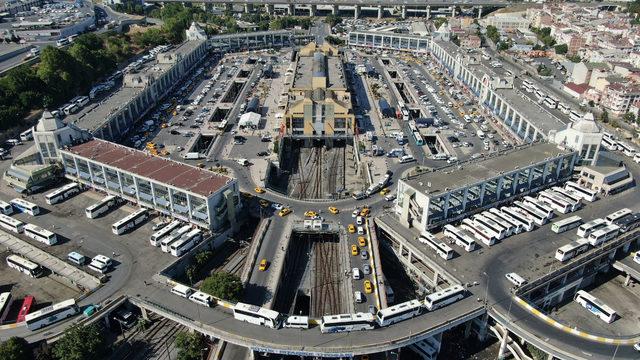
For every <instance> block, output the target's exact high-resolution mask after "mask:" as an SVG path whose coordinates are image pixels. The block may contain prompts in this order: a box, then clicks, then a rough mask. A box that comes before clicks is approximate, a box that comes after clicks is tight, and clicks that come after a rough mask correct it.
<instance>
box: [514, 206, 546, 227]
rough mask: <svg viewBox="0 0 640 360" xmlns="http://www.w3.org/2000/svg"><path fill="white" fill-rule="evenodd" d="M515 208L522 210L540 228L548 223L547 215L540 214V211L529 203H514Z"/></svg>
mask: <svg viewBox="0 0 640 360" xmlns="http://www.w3.org/2000/svg"><path fill="white" fill-rule="evenodd" d="M513 206H514V207H515V208H517V209H520V210H521V211H522V212H524V213H525V214H527V215H528V216H529V217H530V218H531V219H532V220H533V222H535V223H536V225H538V226H542V225H544V224H546V223H547V221H548V220H549V218H548V217H547V214H545V213H542V212H540V210H538V209H536V208H534V207H533V206H531V205H530V204H529V203H524V202H522V201H514V202H513Z"/></svg>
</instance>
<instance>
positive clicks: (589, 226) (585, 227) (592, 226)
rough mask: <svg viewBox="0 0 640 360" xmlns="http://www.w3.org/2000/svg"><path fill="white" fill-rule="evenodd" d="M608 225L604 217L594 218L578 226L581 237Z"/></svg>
mask: <svg viewBox="0 0 640 360" xmlns="http://www.w3.org/2000/svg"><path fill="white" fill-rule="evenodd" d="M605 226H607V222H606V221H605V220H604V219H600V218H598V219H593V220H591V221H589V222H586V223H584V224H582V225H580V226H579V227H578V236H579V237H581V238H585V239H586V238H588V237H589V235H591V233H592V232H594V231H596V230H598V229H601V228H603V227H605Z"/></svg>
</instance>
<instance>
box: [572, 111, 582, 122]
mask: <svg viewBox="0 0 640 360" xmlns="http://www.w3.org/2000/svg"><path fill="white" fill-rule="evenodd" d="M569 119H570V120H571V121H573V122H576V121H579V120H580V119H582V114H580V113H579V112H577V111H575V110H571V111H570V112H569Z"/></svg>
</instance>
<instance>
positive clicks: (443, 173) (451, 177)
mask: <svg viewBox="0 0 640 360" xmlns="http://www.w3.org/2000/svg"><path fill="white" fill-rule="evenodd" d="M568 153H569V152H568V151H563V150H560V149H558V148H557V147H556V145H553V144H547V143H542V144H535V145H531V146H525V147H521V148H518V149H514V150H510V151H507V152H501V153H497V154H496V155H494V156H493V157H490V158H484V159H480V160H478V161H471V162H466V163H462V164H460V165H459V166H449V167H446V168H443V169H439V170H435V171H432V172H427V173H423V174H421V175H418V176H416V177H414V178H412V179H407V180H405V181H406V182H407V183H408V184H409V185H410V186H411V187H413V188H415V189H418V190H421V191H423V192H425V193H427V194H429V196H434V195H437V194H441V193H443V192H447V191H449V190H453V189H457V188H462V187H465V186H469V185H472V184H476V183H479V182H482V181H485V180H487V179H490V178H493V177H495V176H497V175H498V174H500V173H506V172H510V171H513V170H515V169H517V168H523V167H526V166H528V165H529V164H535V163H538V162H541V161H543V160H545V159H547V158H550V157H555V156H557V155H558V154H568Z"/></svg>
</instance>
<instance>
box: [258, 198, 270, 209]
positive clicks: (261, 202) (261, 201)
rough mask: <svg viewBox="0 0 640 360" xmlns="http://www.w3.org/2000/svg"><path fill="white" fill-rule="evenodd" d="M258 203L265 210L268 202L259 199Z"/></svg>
mask: <svg viewBox="0 0 640 360" xmlns="http://www.w3.org/2000/svg"><path fill="white" fill-rule="evenodd" d="M258 202H259V203H260V206H262V207H263V208H266V207H267V206H269V202H268V201H267V200H265V199H260V201H258Z"/></svg>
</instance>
